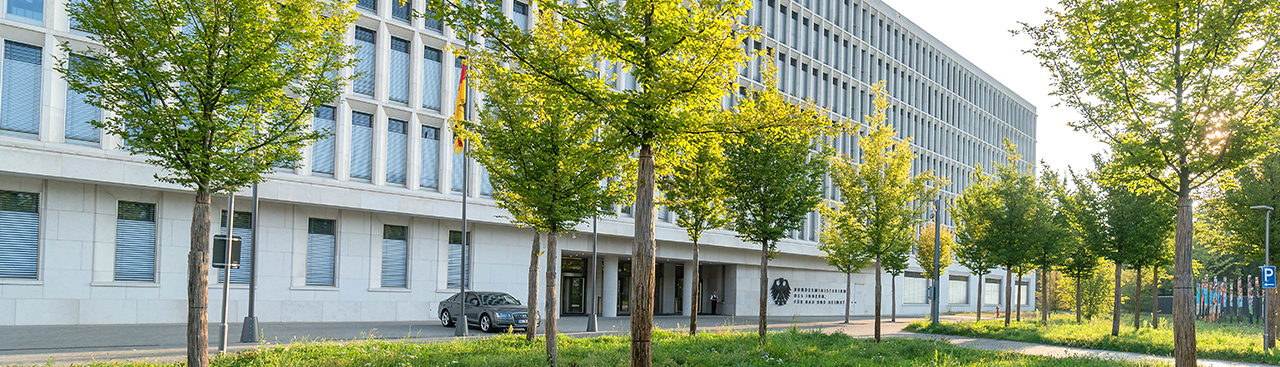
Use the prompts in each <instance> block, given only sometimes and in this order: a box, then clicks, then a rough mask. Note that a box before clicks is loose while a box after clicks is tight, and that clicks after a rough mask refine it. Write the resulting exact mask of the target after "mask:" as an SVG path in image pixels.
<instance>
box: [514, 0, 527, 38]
mask: <svg viewBox="0 0 1280 367" xmlns="http://www.w3.org/2000/svg"><path fill="white" fill-rule="evenodd" d="M511 15H512V17H513V18H515V19H514V20H515V23H516V26H518V27H520V29H523V30H526V31H527V30H529V5H528V4H525V3H522V2H519V1H516V2H514V3H512V6H511Z"/></svg>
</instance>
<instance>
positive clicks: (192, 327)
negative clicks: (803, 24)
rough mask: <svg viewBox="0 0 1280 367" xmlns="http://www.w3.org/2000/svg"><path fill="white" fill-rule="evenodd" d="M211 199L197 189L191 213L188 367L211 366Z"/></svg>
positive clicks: (207, 190)
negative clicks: (209, 308)
mask: <svg viewBox="0 0 1280 367" xmlns="http://www.w3.org/2000/svg"><path fill="white" fill-rule="evenodd" d="M212 200H213V195H212V193H210V192H209V189H208V188H203V187H202V188H197V189H196V206H195V209H192V211H191V251H190V252H189V253H188V254H187V366H191V367H208V366H209V310H208V306H209V226H210V218H209V210H210V203H211V202H212ZM227 223H231V221H230V220H228V221H227ZM228 225H229V224H228Z"/></svg>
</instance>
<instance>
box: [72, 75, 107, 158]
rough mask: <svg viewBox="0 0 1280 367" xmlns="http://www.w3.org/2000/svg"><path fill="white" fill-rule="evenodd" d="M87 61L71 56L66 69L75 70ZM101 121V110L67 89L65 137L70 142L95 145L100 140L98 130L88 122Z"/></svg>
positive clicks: (83, 97)
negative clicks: (77, 141) (83, 142)
mask: <svg viewBox="0 0 1280 367" xmlns="http://www.w3.org/2000/svg"><path fill="white" fill-rule="evenodd" d="M85 61H88V60H87V59H86V58H85V57H83V56H80V55H71V59H70V62H68V63H67V66H68V67H71V68H73V69H74V68H77V67H79V65H81V64H82V63H84V62H85ZM101 119H102V109H101V108H98V107H97V106H94V105H91V104H89V102H88V96H86V95H84V94H83V93H80V92H76V91H74V90H71V88H67V115H66V137H67V139H71V140H79V141H86V142H93V143H97V142H99V141H101V140H102V138H101V134H100V133H98V128H97V127H94V126H93V124H91V123H89V122H90V121H96V120H101Z"/></svg>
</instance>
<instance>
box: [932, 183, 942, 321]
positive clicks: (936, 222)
mask: <svg viewBox="0 0 1280 367" xmlns="http://www.w3.org/2000/svg"><path fill="white" fill-rule="evenodd" d="M933 205H934V206H933V309H932V310H931V315H932V316H930V318H931V319H930V321H932V322H933V324H934V325H937V324H938V288H939V286H940V285H941V284H942V283H941V282H942V269H939V268H940V267H942V265H941V257H942V197H941V195H939V197H938V198H936V199H934V201H933Z"/></svg>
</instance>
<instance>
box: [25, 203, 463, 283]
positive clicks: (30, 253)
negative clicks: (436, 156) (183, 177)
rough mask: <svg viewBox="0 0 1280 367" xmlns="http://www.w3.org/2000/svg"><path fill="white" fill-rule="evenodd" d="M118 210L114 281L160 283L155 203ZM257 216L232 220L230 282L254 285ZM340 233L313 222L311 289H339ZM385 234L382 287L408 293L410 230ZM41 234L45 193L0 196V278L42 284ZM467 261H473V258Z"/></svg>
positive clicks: (458, 236) (458, 260) (388, 228)
mask: <svg viewBox="0 0 1280 367" xmlns="http://www.w3.org/2000/svg"><path fill="white" fill-rule="evenodd" d="M116 209H117V210H116V234H115V254H114V262H113V264H114V271H113V273H112V274H113V278H112V280H114V281H117V282H155V281H156V274H157V271H156V270H157V268H156V252H157V247H158V246H159V241H158V240H157V236H156V229H157V223H158V221H157V217H156V204H154V203H141V202H130V201H119V202H117V208H116ZM252 215H253V214H252V213H248V212H236V213H235V216H234V218H233V221H232V232H231V234H232V235H233V236H238V237H240V239H241V252H240V257H239V260H240V261H239V262H240V264H241V266H240V267H239V268H233V269H231V271H230V273H231V283H237V284H245V283H248V282H249V267H250V266H251V265H252V264H253V261H254V259H253V256H252V254H253V246H254V238H253V218H252ZM219 223H220V224H219V229H218V233H226V230H227V213H226V211H223V212H222V214H221V218H220V221H219ZM336 229H337V221H336V220H334V219H325V218H308V221H307V246H306V251H307V252H306V276H305V278H306V279H305V284H306V285H308V286H337V281H336V276H335V275H336V274H337V266H336V265H337V256H338V251H337V246H338V243H337V242H338V241H337V233H336V232H337V231H336ZM382 230H383V232H382V254H381V263H382V273H381V274H379V278H380V280H381V287H383V288H407V287H408V286H409V264H410V262H409V253H410V249H409V236H408V233H409V231H408V227H405V226H398V225H390V224H388V225H383V228H382ZM39 231H40V194H38V193H29V192H14V191H0V279H3V278H8V279H29V280H35V279H37V277H38V269H39V260H40V256H39V253H40V233H39ZM448 245H449V255H448V256H449V258H448V260H447V262H448V270H447V271H448V273H447V274H448V279H447V280H446V283H447V285H448V287H449V288H458V287H459V286H460V285H461V284H462V282H461V279H462V233H461V232H460V231H450V232H449V244H448ZM468 258H472V256H470V253H468ZM468 260H469V259H468ZM468 273H472V271H468ZM217 274H218V282H226V281H227V280H226V274H224V273H223V272H217Z"/></svg>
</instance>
